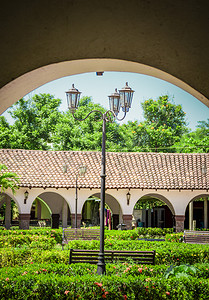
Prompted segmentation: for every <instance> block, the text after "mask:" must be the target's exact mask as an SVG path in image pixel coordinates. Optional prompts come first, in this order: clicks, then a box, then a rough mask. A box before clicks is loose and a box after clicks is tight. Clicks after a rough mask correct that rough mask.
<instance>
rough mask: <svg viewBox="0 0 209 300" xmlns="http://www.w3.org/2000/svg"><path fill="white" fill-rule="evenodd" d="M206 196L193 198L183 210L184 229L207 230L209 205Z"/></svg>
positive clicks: (208, 226)
mask: <svg viewBox="0 0 209 300" xmlns="http://www.w3.org/2000/svg"><path fill="white" fill-rule="evenodd" d="M208 200H209V197H208V194H204V193H202V194H199V195H197V196H195V197H194V198H193V199H192V200H191V201H190V202H189V204H188V205H187V207H186V210H185V222H184V223H185V228H186V229H189V230H195V229H196V228H198V229H203V228H205V229H208V228H209V222H208V220H209V204H208Z"/></svg>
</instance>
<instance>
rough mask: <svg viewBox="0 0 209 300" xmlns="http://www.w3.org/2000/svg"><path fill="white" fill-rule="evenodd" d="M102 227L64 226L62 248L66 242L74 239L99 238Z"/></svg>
mask: <svg viewBox="0 0 209 300" xmlns="http://www.w3.org/2000/svg"><path fill="white" fill-rule="evenodd" d="M99 236H100V229H93V228H63V232H62V250H63V248H64V245H65V244H68V242H69V241H72V240H99Z"/></svg>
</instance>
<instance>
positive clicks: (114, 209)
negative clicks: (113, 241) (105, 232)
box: [83, 193, 122, 229]
mask: <svg viewBox="0 0 209 300" xmlns="http://www.w3.org/2000/svg"><path fill="white" fill-rule="evenodd" d="M92 197H96V198H97V199H98V200H99V199H100V193H94V194H92V195H91V196H90V198H92ZM87 200H88V199H87ZM98 200H96V201H95V204H96V207H94V213H96V214H97V223H98V224H99V222H98V220H99V219H98V216H99V215H98V212H99V203H100V202H99V201H98ZM105 203H106V204H107V205H108V207H109V208H110V212H108V218H109V213H110V216H111V228H112V229H117V225H118V224H119V223H120V221H121V220H122V210H121V207H120V204H119V202H118V201H117V199H116V198H115V197H113V196H112V195H110V194H108V193H106V194H105ZM84 205H85V204H84ZM83 208H84V207H83ZM94 217H95V216H94ZM107 224H108V222H107Z"/></svg>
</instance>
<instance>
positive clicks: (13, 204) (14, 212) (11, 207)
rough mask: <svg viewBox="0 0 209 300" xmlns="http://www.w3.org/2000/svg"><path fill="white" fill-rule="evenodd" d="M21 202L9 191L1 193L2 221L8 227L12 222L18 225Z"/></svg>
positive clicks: (0, 215) (0, 212) (0, 208)
mask: <svg viewBox="0 0 209 300" xmlns="http://www.w3.org/2000/svg"><path fill="white" fill-rule="evenodd" d="M19 211H20V210H19V204H18V202H17V201H16V199H15V197H14V196H12V195H10V194H9V193H7V192H4V193H0V222H1V225H3V226H5V228H6V229H10V227H11V224H12V223H13V224H14V225H18V223H19V222H18V216H19Z"/></svg>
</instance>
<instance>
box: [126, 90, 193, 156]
mask: <svg viewBox="0 0 209 300" xmlns="http://www.w3.org/2000/svg"><path fill="white" fill-rule="evenodd" d="M142 108H143V111H144V118H145V121H143V122H140V123H139V122H138V121H135V122H133V123H132V124H131V122H129V123H128V125H123V129H124V130H127V129H128V130H129V133H128V139H129V140H128V143H127V145H128V148H129V149H132V151H156V152H158V151H160V152H170V151H172V152H173V151H174V149H171V146H172V145H173V144H174V143H175V142H177V141H179V140H180V138H181V136H182V135H183V133H184V132H186V131H187V129H186V121H185V113H184V112H183V110H182V107H181V105H175V104H173V103H171V102H170V101H169V97H168V96H167V95H166V96H161V97H159V98H158V99H157V100H153V99H149V100H146V101H144V102H143V103H142ZM130 130H131V131H130Z"/></svg>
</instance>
